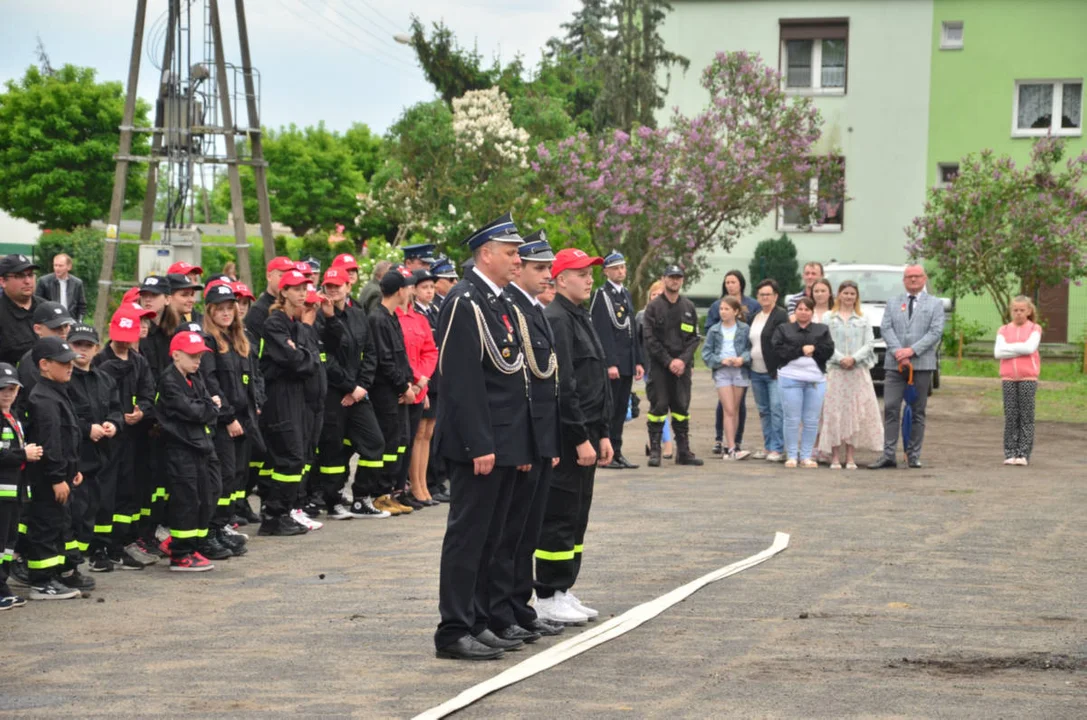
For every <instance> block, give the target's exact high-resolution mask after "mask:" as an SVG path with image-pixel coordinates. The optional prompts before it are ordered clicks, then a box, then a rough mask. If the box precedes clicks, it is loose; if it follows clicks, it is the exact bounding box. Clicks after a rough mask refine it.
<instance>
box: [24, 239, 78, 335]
mask: <svg viewBox="0 0 1087 720" xmlns="http://www.w3.org/2000/svg"><path fill="white" fill-rule="evenodd" d="M34 294H35V295H37V296H38V297H40V298H44V299H46V300H52V301H53V302H58V303H60V304H61V305H63V306H64V307H66V308H68V314H69V315H71V316H72V318H74V319H75V321H76V322H82V320H83V315H84V314H85V313H86V312H87V298H86V296H85V295H84V294H83V281H82V280H80V279H79V278H77V277H76V276H75V275H72V258H71V257H69V256H68V255H65V254H64V253H57V254H56V255H54V256H53V272H51V273H49V274H48V275H42V276H41V277H40V278H38V287H37V289H36V290H35V291H34Z"/></svg>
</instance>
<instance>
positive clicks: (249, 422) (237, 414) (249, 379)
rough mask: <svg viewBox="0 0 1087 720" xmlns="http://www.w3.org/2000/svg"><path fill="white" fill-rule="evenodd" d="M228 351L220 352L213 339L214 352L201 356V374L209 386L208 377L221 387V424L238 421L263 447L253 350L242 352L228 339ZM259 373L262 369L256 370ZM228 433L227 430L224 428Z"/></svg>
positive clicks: (258, 445) (247, 433)
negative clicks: (247, 352) (258, 414)
mask: <svg viewBox="0 0 1087 720" xmlns="http://www.w3.org/2000/svg"><path fill="white" fill-rule="evenodd" d="M226 342H227V348H228V349H227V351H226V352H225V353H221V352H219V348H218V344H217V343H215V342H214V341H213V343H212V348H213V350H212V352H207V353H204V354H203V356H202V357H201V359H200V376H201V378H203V379H204V380H205V383H206V384H207V386H208V387H209V393H210V392H211V391H210V386H211V383H210V382H209V381H208V379H209V378H215V385H216V387H217V388H218V389H219V390H218V391H219V402H220V406H219V413H218V416H219V425H221V426H223V427H224V428H225V426H227V425H229V424H230V423H232V422H234V421H235V420H237V421H238V423H239V424H240V425H241V426H242V427H243V428H244V429H245V434H246V435H248V436H249V439H250V440H252V441H253V442H255V443H256V444H257V447H258V448H262V447H263V446H264V444H263V442H262V441H261V438H260V430H259V428H258V427H257V383H256V380H255V378H254V368H253V365H252V359H251V358H252V353H250V354H249V355H240V354H238V352H237V350H235V349H234V346H233V345H232V344H231V343H230V340H229V339H228V340H227V341H226ZM257 374H259V371H257ZM222 432H226V430H225V429H224V430H222Z"/></svg>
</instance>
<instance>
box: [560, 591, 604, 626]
mask: <svg viewBox="0 0 1087 720" xmlns="http://www.w3.org/2000/svg"><path fill="white" fill-rule="evenodd" d="M555 594H556V595H565V597H564V598H563V600H565V601H566V604H567V605H569V606H570V607H571V608H573V609H574V610H577V611H578V612H579V613H581V614H582V615H585V616H586V617H588V618H589V619H590V620H596V619H597V618H598V617H600V613H599V612H597V611H596V610H593V609H592V608H591V607H588V606H587V605H582V604H581V601H580V600H578V599H577V598H576V597H574V594H573V593H572V592H570V591H569V590H567V591H566V592H565V593H555Z"/></svg>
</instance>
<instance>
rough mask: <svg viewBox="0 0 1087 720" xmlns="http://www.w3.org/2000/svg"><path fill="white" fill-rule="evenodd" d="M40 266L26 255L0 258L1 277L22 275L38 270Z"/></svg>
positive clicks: (17, 254)
mask: <svg viewBox="0 0 1087 720" xmlns="http://www.w3.org/2000/svg"><path fill="white" fill-rule="evenodd" d="M37 269H38V264H37V263H36V262H34V261H33V260H31V259H30V258H29V257H27V256H26V255H20V254H19V253H14V254H12V255H5V256H4V257H2V258H0V275H9V274H11V273H20V272H23V271H24V270H37Z"/></svg>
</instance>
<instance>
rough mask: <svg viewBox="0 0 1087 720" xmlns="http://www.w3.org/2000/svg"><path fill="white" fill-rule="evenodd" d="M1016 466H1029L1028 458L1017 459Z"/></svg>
mask: <svg viewBox="0 0 1087 720" xmlns="http://www.w3.org/2000/svg"><path fill="white" fill-rule="evenodd" d="M1015 464H1016V465H1026V464H1027V459H1026V458H1015Z"/></svg>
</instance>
